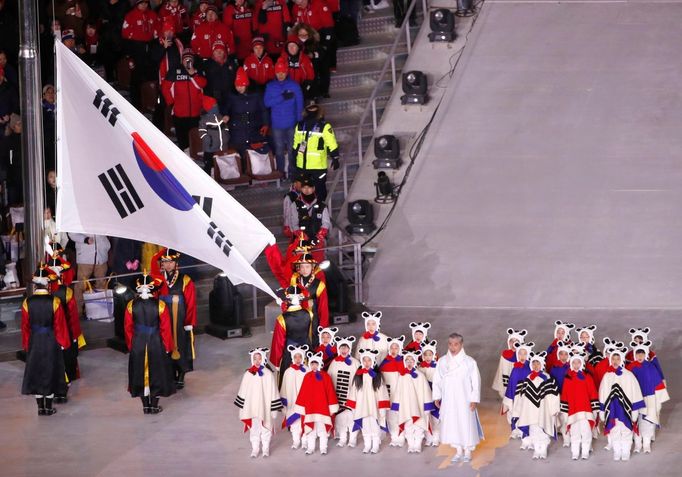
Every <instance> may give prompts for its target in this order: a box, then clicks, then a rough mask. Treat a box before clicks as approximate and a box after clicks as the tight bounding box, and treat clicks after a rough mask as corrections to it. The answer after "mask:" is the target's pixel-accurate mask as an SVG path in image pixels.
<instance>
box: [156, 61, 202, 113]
mask: <svg viewBox="0 0 682 477" xmlns="http://www.w3.org/2000/svg"><path fill="white" fill-rule="evenodd" d="M205 86H206V78H204V77H203V76H201V75H198V74H195V75H193V76H190V75H189V74H188V73H187V70H185V68H177V69H175V70H172V71H169V72H168V74H167V75H166V81H164V82H163V84H162V85H161V91H162V93H163V98H164V99H165V100H166V104H168V105H170V106H172V107H173V110H172V114H173V116H176V117H178V118H196V117H199V116H201V107H202V102H203V98H204V92H203V88H204V87H205Z"/></svg>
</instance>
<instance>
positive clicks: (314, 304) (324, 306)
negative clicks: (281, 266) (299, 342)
mask: <svg viewBox="0 0 682 477" xmlns="http://www.w3.org/2000/svg"><path fill="white" fill-rule="evenodd" d="M294 265H295V266H296V272H294V274H293V275H292V276H291V281H290V283H289V284H290V285H295V286H298V287H300V288H305V290H306V291H307V294H308V300H309V302H310V303H309V305H308V309H309V310H310V311H312V312H313V315H314V316H315V320H316V324H315V327H316V329H317V326H322V327H323V328H326V327H328V326H329V298H328V297H327V286H326V285H325V283H324V282H323V281H322V280H321V279H320V278H319V277H318V276H317V272H318V267H317V260H316V259H315V257H314V256H313V255H312V254H310V253H303V254H301V255H299V257H298V258H297V259H296V261H295V262H294Z"/></svg>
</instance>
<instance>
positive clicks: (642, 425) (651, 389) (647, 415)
mask: <svg viewBox="0 0 682 477" xmlns="http://www.w3.org/2000/svg"><path fill="white" fill-rule="evenodd" d="M630 346H632V354H633V356H634V359H635V360H634V361H633V362H631V363H630V364H628V365H627V369H628V370H629V371H631V372H632V374H634V375H635V377H636V378H637V381H638V382H639V387H640V389H641V390H642V396H644V405H645V406H644V407H643V408H642V409H640V411H639V417H638V419H637V425H638V426H637V427H638V428H639V432H637V433H635V453H639V452H641V451H642V449H644V453H645V454H649V453H650V452H651V442H652V441H653V440H654V439H655V437H656V428H657V427H660V425H661V406H662V405H663V403H664V402H667V401H669V400H670V396H669V395H668V388H667V387H666V384H665V381H664V380H663V375H662V374H661V373H660V367H657V366H656V365H655V364H654V363H653V362H652V361H650V360H649V356H650V354H651V352H650V351H649V347H650V346H651V341H648V340H647V341H645V342H643V343H637V342H636V341H633V342H631V343H630Z"/></svg>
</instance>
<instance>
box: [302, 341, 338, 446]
mask: <svg viewBox="0 0 682 477" xmlns="http://www.w3.org/2000/svg"><path fill="white" fill-rule="evenodd" d="M323 365H324V356H323V354H322V352H319V353H315V354H313V353H310V352H308V366H310V371H309V372H308V373H306V375H305V377H304V378H303V384H302V385H301V391H300V392H299V393H298V398H297V399H296V412H297V413H298V414H300V415H301V421H302V424H303V438H304V439H305V446H306V450H305V453H306V454H308V455H310V454H312V453H313V452H315V443H316V441H317V438H319V439H320V454H322V455H325V454H326V453H327V443H328V442H329V433H330V432H331V430H332V428H333V427H334V416H335V415H336V413H337V412H339V401H338V399H337V397H336V392H335V391H334V383H333V382H332V378H331V377H330V376H329V374H328V373H327V372H326V371H324V370H323V369H322V366H323Z"/></svg>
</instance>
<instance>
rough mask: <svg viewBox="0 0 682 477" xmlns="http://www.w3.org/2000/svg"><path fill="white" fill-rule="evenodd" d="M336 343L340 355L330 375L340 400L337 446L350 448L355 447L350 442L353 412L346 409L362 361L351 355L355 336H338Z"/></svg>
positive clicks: (336, 426)
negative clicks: (351, 387)
mask: <svg viewBox="0 0 682 477" xmlns="http://www.w3.org/2000/svg"><path fill="white" fill-rule="evenodd" d="M334 341H335V343H336V348H337V349H338V353H339V354H338V355H337V356H336V357H335V358H334V360H333V361H332V363H331V364H330V365H329V375H330V376H331V378H332V383H334V390H335V391H336V397H337V398H338V399H339V409H340V410H339V413H338V414H337V415H336V418H335V420H334V431H335V432H336V438H337V439H338V440H339V442H337V443H336V445H337V446H338V447H343V446H345V445H346V444H348V445H349V446H350V447H355V444H356V443H355V441H353V440H351V441H349V440H348V438H349V437H350V436H352V435H353V410H352V409H350V408H348V407H346V400H347V399H348V393H349V391H350V385H351V381H352V380H353V376H355V372H356V371H357V370H358V368H359V367H360V361H358V360H357V359H355V358H353V357H352V356H351V355H350V354H351V349H352V348H353V343H354V342H355V336H349V337H347V338H341V337H339V336H336V337H335V338H334Z"/></svg>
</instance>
